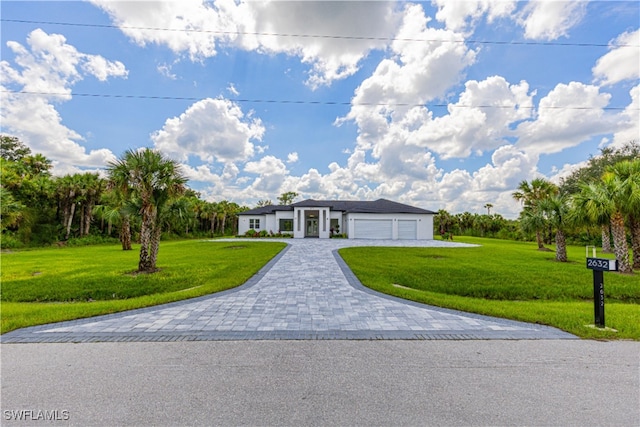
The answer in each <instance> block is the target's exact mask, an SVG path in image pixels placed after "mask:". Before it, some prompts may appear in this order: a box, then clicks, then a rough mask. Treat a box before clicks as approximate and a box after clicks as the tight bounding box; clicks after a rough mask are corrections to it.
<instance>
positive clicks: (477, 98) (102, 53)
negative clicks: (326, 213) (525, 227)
mask: <svg viewBox="0 0 640 427" xmlns="http://www.w3.org/2000/svg"><path fill="white" fill-rule="evenodd" d="M0 8H1V15H2V27H1V38H2V43H1V44H2V50H1V62H0V68H1V69H0V72H1V73H0V76H1V80H0V85H1V86H2V87H1V88H0V90H1V91H2V92H1V93H0V96H1V100H2V103H1V105H0V108H1V110H0V111H1V114H2V117H1V118H2V122H1V131H2V133H5V134H11V135H16V136H18V137H20V138H21V139H22V141H24V142H25V143H26V144H27V145H29V146H30V147H31V149H32V150H33V151H34V152H40V153H43V154H44V155H46V156H47V157H49V158H50V159H52V160H53V162H54V165H55V166H54V173H55V174H57V175H63V174H66V173H74V172H79V171H96V170H97V171H100V170H103V169H104V167H105V166H106V164H107V162H109V161H112V160H114V159H116V158H117V157H118V156H120V155H121V154H122V153H123V152H124V151H125V150H127V149H135V148H139V147H154V148H158V149H160V150H161V151H162V152H164V153H165V154H166V155H168V156H170V157H172V158H174V159H176V160H178V161H180V162H181V163H182V164H183V171H184V172H185V174H186V175H187V176H188V177H189V179H190V181H189V185H190V186H191V187H192V188H194V189H196V190H197V191H200V192H201V194H202V196H203V197H204V198H206V199H209V200H214V201H215V200H222V199H227V200H232V201H235V202H237V203H240V204H245V205H247V206H250V207H252V206H253V205H254V204H255V203H256V202H257V201H258V200H260V199H270V200H273V201H275V200H276V199H277V197H278V195H280V194H281V193H283V192H286V191H296V192H298V193H300V194H301V197H304V198H316V199H367V200H373V199H377V198H381V197H383V198H388V199H391V200H396V201H400V202H404V203H409V204H413V205H416V206H420V207H423V208H427V209H432V210H438V209H447V210H449V211H451V212H462V211H470V212H475V213H481V212H485V211H486V209H485V208H484V205H485V204H486V203H491V204H493V205H494V208H493V211H494V212H497V213H501V214H502V215H504V216H506V217H515V216H517V214H518V212H519V209H520V207H519V206H518V204H517V203H515V202H514V201H513V200H512V198H511V196H510V195H511V192H512V191H513V190H514V189H515V187H516V186H517V185H518V183H519V182H520V181H521V180H524V179H526V180H531V179H533V178H536V177H546V178H548V179H552V180H554V181H558V180H559V178H560V177H562V176H564V175H566V174H567V173H569V172H570V171H571V170H573V169H575V168H576V167H579V166H580V165H582V164H584V162H585V161H586V160H587V159H588V158H589V156H590V155H596V154H598V152H599V150H600V148H602V147H605V146H613V147H616V146H620V145H622V144H624V143H625V142H628V141H630V140H634V139H635V140H638V139H640V127H639V126H640V125H639V121H640V120H639V116H640V110H639V108H640V71H639V68H640V35H639V34H640V33H639V29H638V27H639V22H640V4H639V3H638V2H636V1H621V2H616V1H598V2H588V1H570V2H569V1H534V2H516V1H510V0H478V1H450V0H433V1H431V2H382V1H369V2H354V1H349V2H326V1H320V2H314V1H301V2H291V1H286V2H281V1H276V2H261V1H249V2H243V1H233V0H222V1H212V2H201V1H181V2H151V1H131V2H113V1H105V0H96V1H87V2H71V1H63V2H52V1H45V2H27V1H13V2H12V1H2V2H1V3H0ZM17 21H22V22H17ZM64 23H66V24H77V25H62V24H64ZM25 92H27V93H25ZM83 94H84V95H86V96H82V95H83ZM161 98H164V99H161ZM249 101H252V102H249ZM253 101H259V102H253Z"/></svg>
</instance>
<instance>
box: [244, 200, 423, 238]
mask: <svg viewBox="0 0 640 427" xmlns="http://www.w3.org/2000/svg"><path fill="white" fill-rule="evenodd" d="M434 215H435V212H432V211H429V210H426V209H421V208H417V207H414V206H409V205H404V204H402V203H397V202H392V201H390V200H386V199H378V200H375V201H348V200H346V201H341V200H336V201H331V200H312V199H308V200H303V201H301V202H297V203H293V204H291V205H279V206H274V205H269V206H263V207H259V208H256V209H251V210H248V211H245V212H241V213H240V214H239V224H238V234H239V235H244V234H245V233H246V232H247V231H249V230H255V231H256V232H260V231H263V230H265V231H266V232H273V233H282V234H287V233H289V234H293V237H294V238H305V237H317V238H321V239H327V238H329V237H331V235H332V234H346V235H347V237H348V238H349V239H389V240H403V239H407V240H410V239H411V240H431V239H433V216H434Z"/></svg>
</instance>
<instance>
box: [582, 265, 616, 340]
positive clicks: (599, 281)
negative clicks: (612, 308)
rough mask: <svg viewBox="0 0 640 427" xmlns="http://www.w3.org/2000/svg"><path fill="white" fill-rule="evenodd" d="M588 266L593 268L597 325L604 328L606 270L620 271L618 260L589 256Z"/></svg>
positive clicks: (594, 307)
mask: <svg viewBox="0 0 640 427" xmlns="http://www.w3.org/2000/svg"><path fill="white" fill-rule="evenodd" d="M587 268H588V269H590V270H593V311H594V317H595V325H596V326H597V327H599V328H604V272H605V271H618V261H616V260H615V259H607V258H587Z"/></svg>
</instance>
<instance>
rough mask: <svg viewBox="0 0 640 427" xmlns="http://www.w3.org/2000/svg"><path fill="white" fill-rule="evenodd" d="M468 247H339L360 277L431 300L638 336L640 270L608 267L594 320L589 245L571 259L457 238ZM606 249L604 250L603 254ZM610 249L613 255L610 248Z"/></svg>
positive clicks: (379, 287)
mask: <svg viewBox="0 0 640 427" xmlns="http://www.w3.org/2000/svg"><path fill="white" fill-rule="evenodd" d="M456 240H457V241H463V242H466V243H474V244H479V245H481V246H478V247H469V248H381V247H354V248H345V249H341V250H340V255H341V256H342V257H343V258H344V260H345V261H346V263H347V264H348V265H349V267H350V268H351V269H352V270H353V272H354V273H355V274H356V276H357V277H358V278H359V279H360V281H361V282H362V283H363V284H364V285H365V286H368V287H370V288H372V289H375V290H376V291H379V292H383V293H386V294H390V295H395V296H398V297H401V298H405V299H410V300H414V301H418V302H422V303H425V304H431V305H435V306H440V307H446V308H452V309H458V310H464V311H468V312H473V313H479V314H486V315H491V316H497V317H503V318H509V319H514V320H522V321H526V322H532V323H539V324H545V325H550V326H555V327H557V328H560V329H563V330H565V331H567V332H570V333H572V334H575V335H578V336H580V337H583V338H596V339H633V340H640V275H638V274H637V273H636V274H634V275H622V274H619V273H605V274H604V289H605V324H606V326H607V327H609V328H613V329H616V330H617V331H618V332H613V331H609V330H599V329H594V328H590V327H588V326H586V325H590V324H591V325H592V324H593V323H594V313H593V311H594V310H593V273H592V271H591V270H588V269H587V268H586V261H585V248H584V247H569V248H568V255H569V260H570V262H569V263H558V262H555V261H554V257H555V253H553V252H540V251H538V250H537V248H536V245H535V244H534V243H524V242H513V241H505V240H495V239H480V238H466V237H460V238H456ZM598 256H599V257H600V256H602V254H598ZM606 257H608V258H613V256H612V255H610V254H607V255H606Z"/></svg>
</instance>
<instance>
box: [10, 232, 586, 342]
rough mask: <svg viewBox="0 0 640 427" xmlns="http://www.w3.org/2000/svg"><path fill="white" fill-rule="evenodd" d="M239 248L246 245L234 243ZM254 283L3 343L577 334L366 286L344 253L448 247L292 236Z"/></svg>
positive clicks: (29, 331)
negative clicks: (342, 250) (400, 296)
mask: <svg viewBox="0 0 640 427" xmlns="http://www.w3.org/2000/svg"><path fill="white" fill-rule="evenodd" d="M233 241H234V242H238V241H239V239H233ZM285 242H286V243H288V244H289V245H288V246H287V248H286V249H285V250H284V251H283V252H281V253H280V254H279V255H278V256H277V257H276V258H274V259H273V260H272V261H271V262H270V263H269V264H268V265H267V266H265V267H264V268H263V269H262V270H261V271H260V272H259V273H258V274H257V275H256V276H254V277H253V278H252V279H250V280H249V281H248V282H247V283H246V284H244V285H242V286H240V287H238V288H235V289H231V290H228V291H225V292H220V293H217V294H214V295H208V296H204V297H199V298H195V299H191V300H186V301H180V302H175V303H171V304H165V305H161V306H155V307H149V308H144V309H139V310H133V311H128V312H123V313H116V314H112V315H107V316H99V317H94V318H89V319H81V320H76V321H71V322H62V323H56V324H49V325H42V326H36V327H32V328H25V329H21V330H16V331H13V332H10V333H7V334H4V335H3V336H2V337H1V339H2V342H4V343H7V342H95V341H180V340H190V341H195V340H246V339H549V338H575V337H574V336H573V335H570V334H567V333H565V332H562V331H559V330H557V329H554V328H549V327H545V326H541V325H533V324H527V323H521V322H514V321H509V320H503V319H497V318H490V317H486V316H479V315H474V314H469V313H461V312H456V311H452V310H446V309H441V308H436V307H431V306H426V305H422V304H418V303H413V302H410V301H405V300H401V299H398V298H394V297H390V296H387V295H382V294H379V293H377V292H374V291H372V290H370V289H368V288H365V287H364V286H362V284H360V282H359V281H358V280H357V278H356V277H355V276H354V275H353V274H352V273H351V271H350V270H349V268H348V267H347V266H346V264H345V263H344V262H343V261H342V259H341V258H340V256H339V255H338V254H337V252H336V251H337V249H339V248H343V247H347V246H374V245H375V246H421V247H426V246H447V247H451V250H455V247H456V246H463V244H458V243H450V242H442V241H434V240H429V241H376V240H341V239H331V240H318V239H314V240H309V239H306V240H297V239H295V240H294V239H288V240H285Z"/></svg>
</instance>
